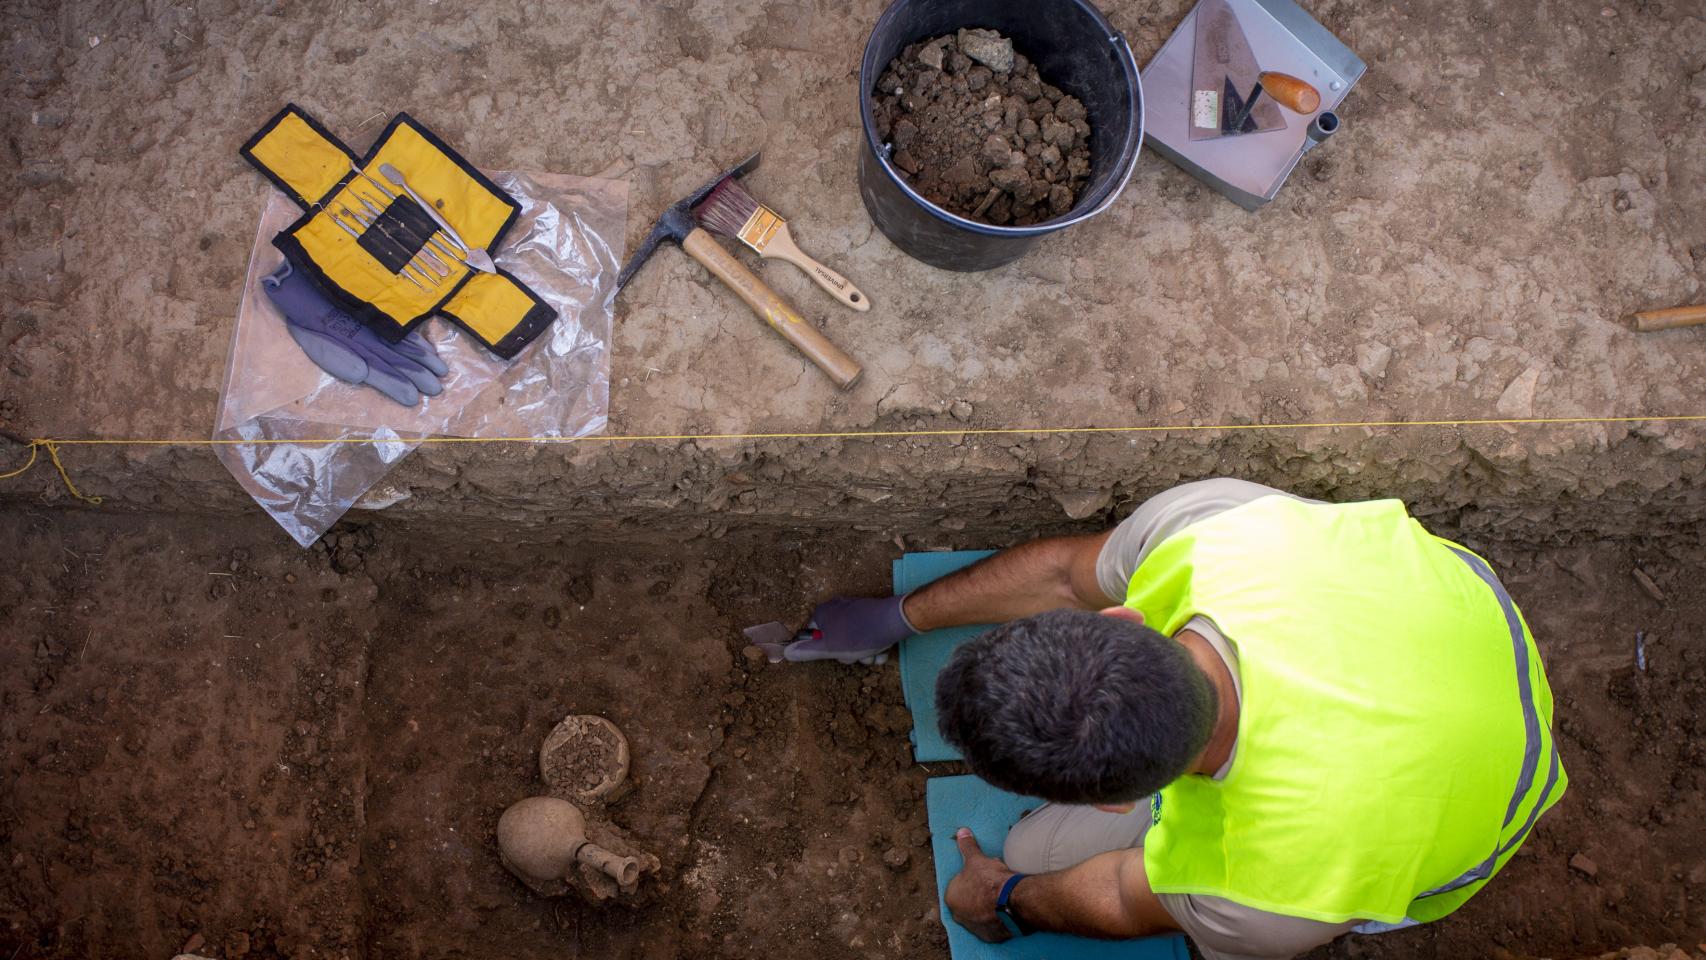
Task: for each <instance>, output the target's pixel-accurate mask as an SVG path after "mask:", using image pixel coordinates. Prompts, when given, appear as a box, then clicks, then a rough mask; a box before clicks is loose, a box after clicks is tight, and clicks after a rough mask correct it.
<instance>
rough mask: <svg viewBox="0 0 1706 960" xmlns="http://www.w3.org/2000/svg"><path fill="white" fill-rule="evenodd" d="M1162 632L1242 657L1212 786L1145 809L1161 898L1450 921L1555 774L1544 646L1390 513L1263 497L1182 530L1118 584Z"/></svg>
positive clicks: (1553, 794) (1486, 587)
mask: <svg viewBox="0 0 1706 960" xmlns="http://www.w3.org/2000/svg"><path fill="white" fill-rule="evenodd" d="M1126 606H1128V607H1132V608H1134V609H1137V610H1140V611H1142V612H1143V615H1144V618H1145V620H1146V621H1147V622H1148V623H1149V625H1150V626H1152V627H1154V628H1155V629H1157V630H1159V631H1161V632H1162V633H1165V634H1167V635H1169V636H1171V635H1173V634H1175V633H1177V632H1178V631H1179V630H1180V629H1181V628H1182V627H1184V625H1185V623H1186V622H1187V621H1188V620H1190V618H1191V617H1193V616H1197V615H1202V616H1206V617H1208V618H1209V619H1211V620H1213V621H1214V622H1215V624H1216V625H1217V626H1219V627H1220V629H1221V630H1222V631H1223V632H1224V633H1225V635H1226V638H1227V641H1228V642H1229V643H1231V644H1232V645H1233V647H1234V648H1236V650H1237V654H1238V669H1239V677H1240V682H1241V684H1242V693H1243V696H1242V704H1241V709H1240V714H1239V720H1238V746H1237V752H1236V754H1235V756H1234V760H1233V763H1232V768H1231V770H1230V771H1229V772H1228V773H1227V776H1226V778H1225V779H1224V780H1220V781H1216V780H1212V779H1210V778H1208V777H1205V776H1197V775H1190V776H1185V777H1181V778H1180V779H1178V780H1176V781H1174V782H1173V783H1172V784H1170V785H1168V786H1167V787H1166V788H1165V789H1163V790H1162V791H1161V792H1160V793H1158V794H1157V795H1156V796H1155V798H1154V799H1153V800H1152V813H1153V816H1154V817H1155V823H1154V825H1153V826H1152V827H1151V829H1150V831H1149V834H1148V836H1147V838H1146V840H1145V843H1144V864H1145V867H1146V869H1147V871H1148V875H1149V883H1150V886H1151V887H1152V888H1153V889H1154V890H1155V891H1156V892H1157V893H1185V894H1204V895H1213V896H1219V897H1225V898H1226V899H1229V900H1232V901H1235V902H1237V903H1242V904H1245V905H1247V906H1251V907H1255V908H1258V909H1262V910H1267V911H1270V912H1274V913H1281V914H1286V915H1289V916H1296V917H1305V918H1309V919H1314V920H1322V921H1327V922H1342V921H1345V920H1351V919H1362V920H1370V921H1377V922H1378V924H1377V925H1385V924H1391V925H1406V924H1409V923H1414V922H1425V921H1429V920H1434V919H1437V918H1439V917H1442V916H1445V915H1446V914H1448V913H1450V912H1451V911H1453V910H1455V909H1457V907H1459V906H1461V905H1462V904H1463V903H1464V902H1465V901H1466V900H1468V899H1469V897H1470V896H1472V895H1473V894H1474V893H1475V892H1476V891H1477V890H1479V889H1480V888H1481V887H1482V886H1483V885H1484V884H1485V883H1486V882H1487V880H1488V878H1490V877H1491V876H1492V875H1493V874H1495V873H1497V872H1498V871H1499V870H1500V868H1502V867H1503V866H1504V864H1505V862H1506V861H1507V860H1509V859H1510V857H1511V856H1512V855H1513V854H1514V853H1515V852H1516V849H1517V847H1518V846H1520V845H1521V844H1522V842H1523V840H1524V839H1525V838H1526V837H1527V836H1528V833H1529V831H1530V829H1531V828H1532V827H1533V826H1534V823H1535V821H1536V820H1537V819H1538V818H1539V816H1540V814H1541V813H1542V812H1544V811H1545V810H1546V809H1547V808H1548V807H1550V806H1551V805H1552V804H1554V803H1556V802H1557V800H1558V798H1559V797H1560V796H1562V795H1563V792H1564V785H1565V783H1566V778H1565V776H1564V770H1563V767H1562V765H1561V764H1560V762H1559V759H1558V751H1557V748H1556V746H1555V745H1554V743H1553V739H1552V730H1551V725H1552V691H1551V689H1550V688H1549V687H1548V686H1547V683H1546V674H1545V671H1544V670H1543V668H1542V667H1541V663H1540V654H1539V651H1538V650H1536V648H1535V646H1534V641H1533V638H1532V637H1530V636H1529V633H1528V629H1527V627H1526V625H1525V624H1524V622H1523V620H1522V615H1521V613H1520V612H1519V611H1518V610H1517V608H1516V605H1515V604H1514V603H1512V602H1511V600H1510V597H1509V595H1508V594H1506V593H1505V590H1504V588H1503V586H1501V585H1500V584H1499V582H1498V579H1497V578H1496V577H1495V576H1494V575H1493V572H1492V570H1491V568H1489V567H1488V565H1487V563H1486V561H1484V560H1482V559H1481V558H1480V557H1477V556H1475V555H1474V554H1473V553H1470V552H1469V551H1467V550H1465V549H1463V548H1462V547H1459V546H1457V545H1456V544H1453V543H1450V542H1448V541H1445V540H1442V539H1440V538H1438V537H1435V536H1433V535H1431V534H1429V533H1428V532H1427V531H1426V530H1424V529H1423V528H1422V526H1421V524H1419V523H1417V522H1416V521H1415V520H1413V519H1411V517H1410V516H1409V514H1408V513H1407V512H1406V511H1405V509H1404V505H1403V504H1402V503H1400V502H1398V501H1396V500H1378V501H1370V502H1366V503H1348V504H1308V503H1301V502H1299V501H1296V500H1293V499H1291V498H1289V497H1282V496H1270V497H1263V498H1261V499H1258V500H1255V501H1252V502H1251V503H1248V504H1245V505H1243V506H1240V507H1237V508H1234V509H1232V510H1229V511H1227V512H1225V513H1223V514H1220V515H1218V516H1216V517H1213V518H1210V519H1208V520H1203V521H1200V522H1198V523H1194V524H1192V525H1191V526H1189V527H1186V528H1185V529H1184V530H1181V531H1180V532H1179V533H1177V534H1175V535H1174V536H1172V537H1169V538H1167V539H1166V540H1165V541H1163V542H1162V543H1161V544H1160V545H1159V546H1157V547H1156V549H1155V550H1154V551H1153V552H1152V553H1151V554H1150V555H1149V556H1148V557H1147V558H1146V559H1145V560H1144V562H1143V564H1142V566H1140V567H1139V568H1138V569H1137V571H1136V572H1135V573H1134V574H1133V575H1132V578H1131V585H1130V589H1129V592H1128V595H1127V599H1126Z"/></svg>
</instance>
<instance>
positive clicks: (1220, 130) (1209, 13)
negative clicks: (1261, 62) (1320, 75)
mask: <svg viewBox="0 0 1706 960" xmlns="http://www.w3.org/2000/svg"><path fill="white" fill-rule="evenodd" d="M1281 106H1284V107H1287V108H1289V109H1291V110H1294V111H1296V112H1297V113H1300V114H1304V115H1305V116H1307V115H1309V114H1312V113H1314V112H1315V111H1316V110H1318V109H1320V107H1321V93H1320V91H1318V90H1316V89H1315V88H1314V87H1313V86H1311V85H1310V84H1309V83H1308V82H1306V81H1303V80H1299V79H1298V78H1296V77H1294V76H1291V75H1289V74H1284V73H1277V72H1274V71H1272V70H1268V71H1264V70H1262V69H1261V68H1260V67H1259V66H1258V65H1257V64H1256V55H1255V54H1254V53H1252V52H1251V51H1250V42H1249V41H1248V40H1246V39H1245V37H1244V29H1243V28H1242V27H1240V26H1239V25H1238V15H1237V14H1236V13H1234V12H1233V10H1232V5H1231V3H1230V0H1202V3H1201V4H1199V5H1198V6H1197V33H1196V60H1195V62H1194V63H1193V64H1192V66H1191V104H1190V116H1191V139H1192V140H1213V139H1215V138H1217V137H1227V136H1237V135H1240V134H1246V133H1261V132H1263V131H1266V130H1284V129H1285V126H1286V123H1285V117H1284V116H1283V115H1282V114H1281V113H1280V111H1279V108H1280V107H1281Z"/></svg>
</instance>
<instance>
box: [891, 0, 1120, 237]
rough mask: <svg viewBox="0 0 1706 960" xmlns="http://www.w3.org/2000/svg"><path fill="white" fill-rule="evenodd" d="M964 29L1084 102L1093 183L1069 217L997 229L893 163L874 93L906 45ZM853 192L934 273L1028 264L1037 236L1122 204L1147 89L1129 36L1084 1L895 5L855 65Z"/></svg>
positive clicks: (910, 1)
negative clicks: (953, 207)
mask: <svg viewBox="0 0 1706 960" xmlns="http://www.w3.org/2000/svg"><path fill="white" fill-rule="evenodd" d="M961 27H988V28H992V29H995V30H999V31H1000V32H1001V33H1003V34H1006V35H1007V36H1008V37H1011V38H1012V40H1013V45H1014V47H1015V48H1016V49H1017V50H1018V51H1019V52H1020V53H1022V54H1024V55H1025V56H1026V57H1028V58H1029V59H1030V60H1031V62H1032V63H1035V64H1036V65H1037V69H1038V70H1039V71H1040V72H1041V73H1042V78H1043V80H1044V81H1045V82H1047V83H1052V84H1054V85H1055V86H1057V87H1059V88H1060V89H1062V90H1064V91H1066V92H1067V93H1069V94H1071V95H1072V96H1075V97H1077V98H1078V99H1079V100H1081V101H1083V102H1084V109H1085V111H1086V112H1088V113H1089V115H1090V117H1089V119H1090V129H1091V134H1090V179H1089V180H1088V181H1087V182H1086V183H1085V185H1084V190H1083V192H1082V193H1081V194H1080V195H1079V197H1078V202H1077V203H1076V204H1075V205H1073V207H1072V209H1071V210H1068V211H1067V212H1066V213H1064V214H1062V215H1061V216H1058V217H1055V218H1054V219H1052V220H1045V221H1044V222H1042V223H1037V224H1032V225H1031V226H1027V227H1000V226H993V225H991V224H987V223H978V222H976V221H975V220H968V219H966V218H965V217H961V216H956V215H954V214H952V213H949V212H948V211H946V210H944V209H942V208H941V207H938V206H936V205H935V204H933V203H931V202H930V201H928V200H926V199H924V197H923V196H922V195H920V194H919V193H918V192H917V191H915V190H913V189H912V187H911V186H910V185H909V184H908V183H907V182H906V180H905V179H904V178H902V177H901V175H900V172H899V171H898V170H896V169H895V168H894V165H893V164H892V163H890V162H889V155H890V153H891V152H892V148H891V147H890V146H889V145H887V144H884V143H883V142H882V141H880V140H879V139H878V138H877V125H876V121H875V120H874V119H873V118H872V115H871V94H872V92H873V91H874V90H875V89H876V86H877V79H878V78H879V77H880V76H882V72H883V70H884V69H886V68H887V67H888V65H889V61H891V60H893V59H894V58H895V56H896V55H897V54H899V53H900V52H901V51H902V50H904V49H906V47H907V45H909V44H912V43H916V42H918V41H920V40H927V39H929V38H931V37H939V36H941V35H943V34H945V33H953V32H955V31H957V30H959V29H960V28H961ZM859 115H860V118H861V119H862V120H863V122H864V126H865V148H864V149H863V150H861V151H860V152H859V193H860V195H861V196H863V197H864V199H865V209H866V210H868V211H870V214H871V219H872V221H874V222H875V223H876V225H877V229H879V230H881V231H882V232H883V235H884V236H886V237H888V238H889V239H890V240H892V241H894V244H895V246H897V247H899V248H901V249H902V250H905V251H906V252H907V253H909V254H911V255H912V256H914V257H917V258H918V259H919V260H922V261H924V262H925V263H928V264H930V265H931V266H933V267H941V268H943V269H945V270H989V269H992V268H994V267H999V266H1001V265H1003V264H1008V263H1012V262H1013V261H1014V260H1017V259H1019V258H1020V257H1022V256H1024V255H1025V254H1026V252H1028V251H1029V250H1030V249H1031V248H1032V247H1034V246H1036V244H1037V241H1038V240H1040V239H1041V238H1042V237H1044V236H1046V235H1048V234H1050V233H1054V232H1055V231H1057V230H1064V229H1066V228H1067V227H1070V226H1072V225H1073V224H1075V223H1078V222H1080V221H1083V220H1088V219H1089V218H1091V217H1093V216H1095V215H1096V214H1098V213H1101V212H1102V211H1103V210H1106V209H1107V208H1108V207H1109V206H1111V205H1112V204H1113V202H1114V199H1115V198H1116V197H1118V196H1119V193H1120V190H1122V189H1123V188H1124V187H1125V185H1126V181H1127V180H1129V179H1131V171H1132V168H1133V167H1134V166H1136V164H1137V151H1138V148H1139V147H1141V146H1142V145H1143V85H1142V81H1140V80H1139V79H1138V70H1137V60H1136V58H1134V57H1133V56H1132V53H1131V47H1130V46H1128V45H1127V44H1126V41H1125V37H1123V36H1121V35H1120V33H1119V31H1117V30H1115V29H1114V28H1113V25H1112V24H1110V23H1108V18H1107V17H1104V16H1102V12H1101V11H1100V10H1097V9H1096V8H1095V7H1094V6H1092V5H1091V4H1090V3H1088V2H1087V0H895V2H894V3H893V4H890V6H889V8H888V9H887V10H885V11H883V15H882V17H880V18H879V19H878V20H877V25H876V27H875V28H874V29H873V30H872V31H871V39H870V40H869V41H868V42H867V43H866V44H865V59H864V61H863V62H862V63H861V64H860V66H859Z"/></svg>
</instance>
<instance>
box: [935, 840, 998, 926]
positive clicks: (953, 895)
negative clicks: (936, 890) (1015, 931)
mask: <svg viewBox="0 0 1706 960" xmlns="http://www.w3.org/2000/svg"><path fill="white" fill-rule="evenodd" d="M954 842H955V843H957V844H959V847H960V856H961V857H962V858H964V860H965V862H966V863H965V867H964V868H962V869H961V870H960V872H959V875H958V876H956V877H954V879H952V880H950V881H948V895H947V901H948V912H949V913H951V914H953V917H954V919H955V920H956V921H958V922H959V924H960V926H962V927H965V928H966V929H967V930H970V931H971V932H972V933H975V934H977V935H978V937H979V938H980V939H983V940H987V941H989V942H990V943H1000V942H1001V941H1003V940H1006V939H1008V938H1009V937H1011V936H1012V934H1011V933H1008V932H1007V927H1006V925H1005V924H1003V923H1002V922H1001V918H1000V917H998V916H996V914H995V899H996V898H997V897H999V896H1000V895H1001V885H1002V884H1004V883H1006V882H1007V878H1008V877H1011V876H1012V875H1013V871H1011V870H1009V869H1007V865H1006V864H1005V863H1002V862H1001V861H1000V860H997V859H995V858H994V857H986V856H984V855H983V848H982V847H979V846H978V845H977V838H976V837H974V836H972V833H971V830H970V829H968V828H966V827H961V828H960V829H959V832H958V833H956V834H954Z"/></svg>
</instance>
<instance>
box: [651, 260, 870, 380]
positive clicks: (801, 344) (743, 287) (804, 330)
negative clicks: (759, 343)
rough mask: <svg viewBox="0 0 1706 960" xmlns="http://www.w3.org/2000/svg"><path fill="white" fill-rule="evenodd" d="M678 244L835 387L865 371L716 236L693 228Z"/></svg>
mask: <svg viewBox="0 0 1706 960" xmlns="http://www.w3.org/2000/svg"><path fill="white" fill-rule="evenodd" d="M681 246H682V248H683V249H685V250H686V251H687V253H688V255H689V256H691V257H692V258H693V259H695V260H697V261H699V262H700V263H702V264H704V265H705V269H707V270H709V271H711V273H713V274H715V275H716V277H717V279H718V280H721V281H723V282H724V283H725V284H728V287H729V289H730V290H733V291H734V292H735V293H737V294H739V295H740V298H741V299H742V300H745V301H746V305H747V306H749V307H751V308H752V312H753V313H756V314H758V317H759V319H761V320H763V321H764V322H765V323H768V324H770V326H771V327H772V328H774V329H775V331H776V332H777V333H780V334H781V335H782V338H783V339H784V340H787V341H788V342H789V343H791V344H793V345H794V348H795V349H796V350H798V351H800V352H801V353H803V354H805V355H806V359H808V360H810V361H811V362H812V363H815V364H817V368H818V369H819V370H822V371H823V372H824V373H826V374H828V375H829V379H831V380H833V381H835V385H836V386H838V387H840V388H841V389H843V390H846V389H847V388H848V387H851V386H853V384H854V383H855V382H856V381H857V380H858V379H859V376H860V374H862V373H864V372H865V371H864V368H862V367H860V366H859V363H858V361H856V360H854V359H853V358H852V357H850V356H848V355H847V354H845V353H843V352H842V351H841V348H840V347H837V346H836V345H835V344H833V343H830V342H829V338H828V337H826V336H824V335H823V334H821V333H819V332H817V328H815V327H813V326H812V325H811V324H809V323H807V322H806V320H805V318H804V317H802V316H800V315H799V313H798V312H797V311H796V310H795V309H794V308H793V307H790V306H788V301H786V300H783V299H782V298H781V297H779V296H777V295H776V291H774V290H772V289H770V288H769V287H768V286H766V285H765V283H764V281H763V280H760V279H758V275H757V274H754V273H753V272H752V271H751V270H748V269H747V268H746V266H745V265H744V264H742V263H741V262H740V261H739V260H736V259H735V256H734V254H732V253H730V252H728V250H726V249H724V248H723V245H722V244H720V243H718V242H717V238H715V237H713V236H711V235H710V234H708V233H706V232H705V231H704V230H702V229H700V228H698V227H695V228H694V229H693V232H692V233H689V234H688V235H687V238H686V239H684V240H682V241H681Z"/></svg>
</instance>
